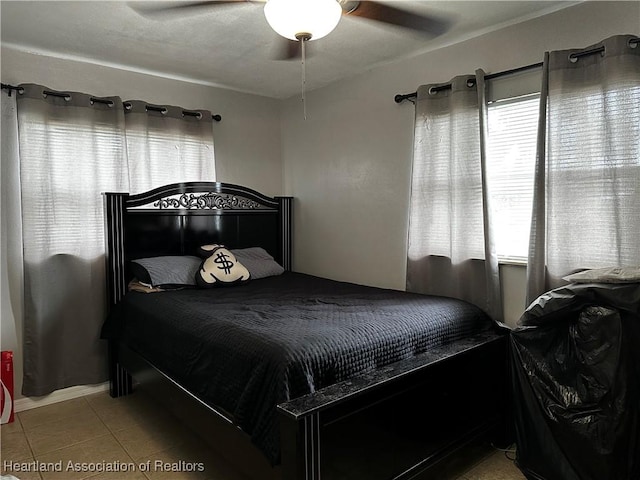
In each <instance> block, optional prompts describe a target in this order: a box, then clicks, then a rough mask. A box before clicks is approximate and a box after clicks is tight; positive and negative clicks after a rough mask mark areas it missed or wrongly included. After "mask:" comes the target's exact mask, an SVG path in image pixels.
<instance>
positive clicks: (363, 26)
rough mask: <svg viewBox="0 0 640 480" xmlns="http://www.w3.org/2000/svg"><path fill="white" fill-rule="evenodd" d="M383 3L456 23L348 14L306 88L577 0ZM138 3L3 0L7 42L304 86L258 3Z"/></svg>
mask: <svg viewBox="0 0 640 480" xmlns="http://www.w3.org/2000/svg"><path fill="white" fill-rule="evenodd" d="M154 3H158V2H154ZM175 3H176V2H171V3H168V4H167V5H173V4H175ZM386 3H391V4H393V5H394V6H396V7H401V8H403V9H406V10H410V11H413V12H418V13H421V14H423V15H435V16H437V17H440V18H443V19H446V20H448V21H449V22H450V23H451V27H450V28H449V30H448V31H447V32H446V33H444V34H443V35H440V36H437V37H433V36H426V35H420V34H417V33H415V32H412V31H408V30H406V29H403V28H400V27H389V26H382V25H380V24H378V23H376V22H372V21H370V20H366V19H361V18H353V17H351V18H350V17H344V16H343V17H342V19H341V21H340V23H339V24H338V27H337V28H336V30H335V31H333V32H332V33H331V34H329V35H328V36H327V37H325V38H323V39H320V40H318V41H316V42H311V43H310V45H309V47H310V50H311V54H312V56H311V57H310V58H309V59H308V61H307V65H306V68H307V89H309V90H312V89H315V88H319V87H322V86H324V85H327V84H329V83H331V82H335V81H337V80H340V79H343V78H347V77H350V76H353V75H356V74H358V73H361V72H363V71H366V70H367V69H370V68H372V67H374V66H376V65H380V64H384V63H388V62H391V61H394V60H395V59H397V58H400V57H407V56H412V55H416V54H418V53H421V52H425V51H427V50H432V49H435V48H438V47H441V46H444V45H448V44H451V43H455V42H457V41H462V40H465V39H468V38H471V37H473V36H476V35H479V34H482V33H485V32H487V31H490V30H492V29H496V28H499V27H501V26H504V25H508V24H513V23H517V22H518V21H522V20H526V19H529V18H533V17H536V16H540V15H543V14H546V13H548V12H551V11H554V10H558V9H560V8H564V7H567V6H571V5H575V4H576V3H577V2H575V1H571V2H568V1H567V2H563V1H496V2H487V1H433V2H432V1H395V2H386ZM139 4H140V2H118V1H71V2H59V1H44V2H32V1H30V2H25V1H6V0H2V2H1V3H0V8H1V18H2V30H1V35H2V44H3V45H6V46H9V47H14V48H19V49H22V50H27V51H31V52H39V53H43V54H47V55H52V56H57V57H62V58H70V59H78V60H84V61H91V62H92V63H98V64H103V65H110V66H117V67H119V68H126V69H129V70H135V71H140V72H146V73H153V74H156V75H161V76H167V77H170V78H179V79H185V80H189V81H193V82H197V83H203V84H207V85H215V86H222V87H225V88H232V89H235V90H240V91H245V92H251V93H257V94H260V95H265V96H269V97H274V98H287V97H290V96H292V95H296V94H297V93H298V91H299V89H300V72H301V67H300V63H299V61H295V60H293V61H291V60H289V61H282V60H274V59H273V57H274V53H275V52H274V45H275V43H274V42H275V40H276V38H275V37H276V34H275V33H274V32H273V31H272V30H271V28H270V27H269V25H268V24H267V22H266V20H265V18H264V14H263V11H262V5H261V4H259V3H237V4H232V5H224V6H216V7H215V8H198V9H195V11H194V12H193V13H186V12H183V11H182V10H180V11H179V12H174V13H172V14H166V15H159V16H155V17H153V18H149V17H148V16H142V15H140V14H139V13H137V12H136V10H135V9H134V8H132V7H135V6H136V5H138V6H139ZM146 5H147V6H149V4H146Z"/></svg>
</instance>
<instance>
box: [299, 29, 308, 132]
mask: <svg viewBox="0 0 640 480" xmlns="http://www.w3.org/2000/svg"><path fill="white" fill-rule="evenodd" d="M305 41H306V39H305V37H301V38H300V43H301V44H302V114H303V115H304V119H305V120H306V119H307V102H306V98H305V97H306V93H305V91H306V88H307V78H306V65H305V60H306V53H305Z"/></svg>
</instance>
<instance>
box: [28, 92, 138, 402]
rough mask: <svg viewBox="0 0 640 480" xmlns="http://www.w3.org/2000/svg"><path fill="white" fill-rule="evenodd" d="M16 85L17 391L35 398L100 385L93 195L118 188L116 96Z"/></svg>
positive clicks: (98, 228)
mask: <svg viewBox="0 0 640 480" xmlns="http://www.w3.org/2000/svg"><path fill="white" fill-rule="evenodd" d="M20 87H22V91H21V93H19V94H18V97H17V107H18V132H19V144H20V183H21V188H22V230H23V251H24V301H25V305H24V352H23V354H24V377H23V386H22V393H23V394H24V395H26V396H39V395H44V394H47V393H50V392H52V391H54V390H57V389H60V388H64V387H69V386H73V385H82V384H95V383H99V382H102V381H104V380H106V377H107V368H106V355H105V352H106V349H105V344H104V342H103V341H101V340H100V339H99V334H100V327H101V325H102V322H103V321H104V314H105V271H104V246H103V244H104V233H103V219H102V199H101V196H100V192H104V191H127V190H128V176H127V157H126V145H125V141H124V139H125V136H124V111H123V108H122V100H121V99H120V98H118V97H111V98H109V99H104V100H105V101H107V102H109V103H108V104H107V103H102V102H97V101H95V99H93V98H92V97H91V96H90V95H86V94H82V93H77V92H67V93H65V94H64V96H58V95H54V94H51V93H48V92H50V90H48V89H47V88H45V87H42V86H39V85H30V84H24V85H20ZM54 93H55V92H54Z"/></svg>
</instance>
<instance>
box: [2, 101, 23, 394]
mask: <svg viewBox="0 0 640 480" xmlns="http://www.w3.org/2000/svg"><path fill="white" fill-rule="evenodd" d="M0 97H1V98H2V122H0V126H1V127H2V139H1V141H0V146H1V147H2V169H1V175H0V187H1V190H2V195H1V203H0V211H1V221H0V262H1V264H2V267H1V268H0V290H1V292H2V297H1V301H0V305H1V306H2V310H1V315H2V332H1V334H0V342H1V345H0V347H1V349H2V350H11V351H13V365H14V377H13V378H14V383H15V388H16V391H20V389H21V385H22V348H21V347H20V345H21V344H22V305H23V295H22V288H23V287H22V284H23V275H22V228H21V225H22V222H21V220H20V218H21V213H20V210H21V209H20V162H19V153H18V116H17V112H16V95H15V93H12V95H11V96H9V95H4V94H2V95H0Z"/></svg>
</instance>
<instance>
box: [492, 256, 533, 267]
mask: <svg viewBox="0 0 640 480" xmlns="http://www.w3.org/2000/svg"><path fill="white" fill-rule="evenodd" d="M498 264H499V265H514V266H517V267H526V266H527V259H526V258H518V257H499V258H498Z"/></svg>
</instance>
